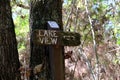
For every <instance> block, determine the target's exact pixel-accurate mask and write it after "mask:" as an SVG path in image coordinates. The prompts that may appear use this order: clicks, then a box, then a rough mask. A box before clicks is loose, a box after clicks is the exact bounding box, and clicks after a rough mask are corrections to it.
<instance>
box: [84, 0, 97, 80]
mask: <svg viewBox="0 0 120 80" xmlns="http://www.w3.org/2000/svg"><path fill="white" fill-rule="evenodd" d="M85 9H86V13H87V14H88V20H89V23H90V28H91V32H92V38H93V48H94V52H95V55H96V68H97V70H96V73H97V74H96V75H97V78H98V79H97V80H99V66H98V65H99V60H98V54H97V45H96V40H95V31H94V29H93V24H92V19H91V17H90V13H89V10H88V2H87V0H85ZM94 80H96V79H95V78H94Z"/></svg>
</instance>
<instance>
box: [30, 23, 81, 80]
mask: <svg viewBox="0 0 120 80" xmlns="http://www.w3.org/2000/svg"><path fill="white" fill-rule="evenodd" d="M48 25H49V26H48V30H34V31H33V33H32V41H33V43H34V44H36V45H46V46H48V48H49V49H48V51H49V60H50V66H51V70H52V71H51V72H52V73H51V74H52V75H53V76H52V77H53V80H65V76H64V75H65V74H64V73H65V72H64V54H63V53H64V52H63V46H78V45H79V44H80V34H78V33H72V32H63V31H60V30H59V26H58V25H57V23H56V22H53V21H49V22H48Z"/></svg>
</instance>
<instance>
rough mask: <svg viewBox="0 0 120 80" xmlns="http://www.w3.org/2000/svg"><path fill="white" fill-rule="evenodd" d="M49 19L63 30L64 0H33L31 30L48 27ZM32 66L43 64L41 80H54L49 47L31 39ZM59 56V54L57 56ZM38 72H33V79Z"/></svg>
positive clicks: (39, 75)
mask: <svg viewBox="0 0 120 80" xmlns="http://www.w3.org/2000/svg"><path fill="white" fill-rule="evenodd" d="M47 21H56V22H57V23H58V25H59V26H60V29H61V30H62V1H61V0H31V4H30V30H31V39H32V32H33V31H34V30H35V29H47ZM30 43H31V45H30V46H31V57H30V67H31V68H33V69H34V67H35V66H37V65H40V64H42V65H43V69H42V70H41V71H40V72H39V74H37V76H38V77H39V79H40V80H53V78H52V75H51V70H50V60H49V49H48V47H47V46H37V45H35V44H33V42H32V40H31V42H30ZM56 57H57V56H56ZM35 76H36V74H34V73H33V74H32V76H31V80H33V79H35Z"/></svg>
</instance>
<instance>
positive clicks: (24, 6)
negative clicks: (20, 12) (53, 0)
mask: <svg viewBox="0 0 120 80" xmlns="http://www.w3.org/2000/svg"><path fill="white" fill-rule="evenodd" d="M16 5H17V6H19V7H22V8H24V9H30V6H26V5H24V4H21V3H17V2H16Z"/></svg>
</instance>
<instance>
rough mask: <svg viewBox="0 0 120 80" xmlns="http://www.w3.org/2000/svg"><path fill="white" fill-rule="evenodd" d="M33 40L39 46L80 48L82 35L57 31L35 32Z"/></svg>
mask: <svg viewBox="0 0 120 80" xmlns="http://www.w3.org/2000/svg"><path fill="white" fill-rule="evenodd" d="M32 40H33V43H34V44H37V45H61V46H78V45H79V44H80V34H79V33H72V32H62V31H57V30H34V32H33V33H32Z"/></svg>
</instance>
